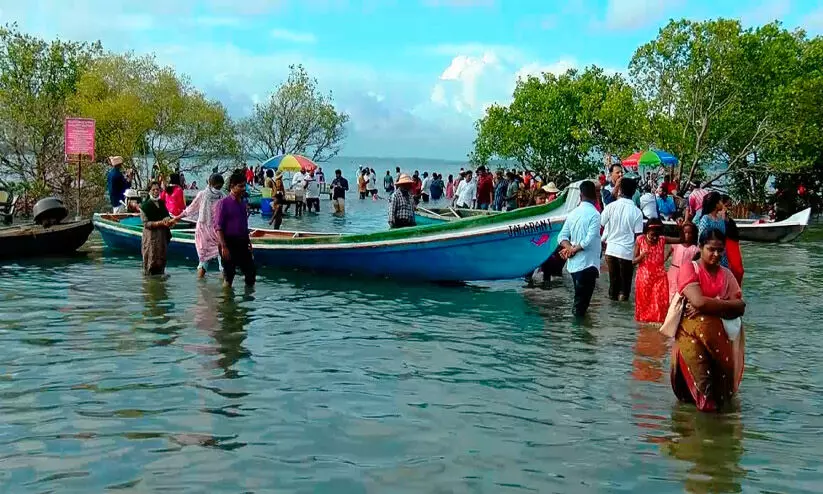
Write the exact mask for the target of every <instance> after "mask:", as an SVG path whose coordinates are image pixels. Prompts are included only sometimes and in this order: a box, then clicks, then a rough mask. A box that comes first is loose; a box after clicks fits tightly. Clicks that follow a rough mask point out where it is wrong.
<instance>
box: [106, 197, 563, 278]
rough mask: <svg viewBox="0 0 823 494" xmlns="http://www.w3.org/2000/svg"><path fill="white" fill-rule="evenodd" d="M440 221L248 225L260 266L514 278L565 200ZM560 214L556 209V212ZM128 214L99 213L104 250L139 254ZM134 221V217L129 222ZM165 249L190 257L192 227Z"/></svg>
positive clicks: (548, 237)
mask: <svg viewBox="0 0 823 494" xmlns="http://www.w3.org/2000/svg"><path fill="white" fill-rule="evenodd" d="M561 197H562V199H559V200H556V201H553V202H552V203H551V204H546V205H542V206H533V207H529V208H522V209H517V210H515V211H510V212H506V213H500V214H496V215H482V216H478V217H475V218H467V219H465V220H462V221H455V222H444V223H442V224H438V225H429V226H416V227H410V228H399V229H394V230H388V231H381V232H376V233H369V234H349V235H343V234H337V233H312V232H287V231H281V230H261V229H255V230H251V231H250V235H251V238H252V244H253V246H254V256H255V261H256V262H257V263H258V264H259V265H261V266H272V267H279V268H287V269H301V270H307V271H318V272H324V273H325V272H337V273H345V274H355V275H364V276H378V277H390V278H399V279H409V280H419V281H445V282H448V281H479V280H500V279H513V278H520V277H522V276H525V275H526V274H527V273H531V272H532V271H533V270H534V269H535V268H536V267H537V266H539V265H541V264H542V263H543V262H544V261H545V260H546V259H548V257H549V256H550V255H551V253H552V252H553V251H554V250H555V248H556V247H557V236H558V234H559V233H560V229H561V228H562V226H563V222H564V221H565V207H564V206H565V200H566V197H567V196H566V195H565V194H564V195H562V196H561ZM561 212H562V213H563V214H560V213H561ZM127 217H132V215H109V214H98V215H95V216H94V225H95V227H97V229H98V230H99V231H100V234H101V236H102V237H103V240H104V241H105V242H106V244H107V245H108V246H109V247H110V248H114V249H120V250H124V251H127V252H131V253H134V254H138V255H139V253H140V242H141V236H142V225H140V224H139V223H138V224H127V223H128V222H124V221H123V220H125V219H126V218H127ZM130 221H133V220H130ZM169 249H170V254H171V255H177V256H182V257H186V258H188V259H191V260H192V261H194V260H195V259H196V258H197V254H196V251H195V246H194V232H192V231H191V230H190V229H174V230H172V240H171V244H170V245H169Z"/></svg>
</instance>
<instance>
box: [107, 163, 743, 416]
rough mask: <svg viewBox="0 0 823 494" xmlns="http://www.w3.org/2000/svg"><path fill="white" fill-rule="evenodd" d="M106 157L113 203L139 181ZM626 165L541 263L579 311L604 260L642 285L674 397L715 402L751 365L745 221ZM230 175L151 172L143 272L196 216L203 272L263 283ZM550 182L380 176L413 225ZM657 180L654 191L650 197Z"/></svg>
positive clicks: (541, 190) (302, 186)
mask: <svg viewBox="0 0 823 494" xmlns="http://www.w3.org/2000/svg"><path fill="white" fill-rule="evenodd" d="M110 161H111V164H112V171H111V172H110V174H109V183H110V196H111V202H112V205H113V206H114V205H115V204H116V200H117V202H119V203H122V201H120V200H119V198H118V197H117V194H119V193H121V192H122V189H123V188H124V187H130V186H131V184H130V181H129V180H130V178H131V177H130V176H128V174H127V175H123V174H122V171H121V170H120V168H121V166H122V159H121V158H119V157H112V158H111V159H110ZM624 172H625V171H624V169H623V168H622V166H620V165H612V166H611V167H610V169H609V175H608V176H606V174H605V173H603V174H601V176H600V177H599V179H598V180H597V181H596V182H595V181H589V180H586V181H583V182H581V183H580V184H579V191H580V199H581V201H580V204H579V205H577V206H576V207H575V208H574V209H573V210H572V211H571V212H570V213H569V215H568V216H567V218H566V221H565V222H564V225H563V227H562V230H561V232H560V235H559V238H558V247H557V249H556V251H555V252H554V253H553V255H552V256H551V257H550V258H549V259H548V260H547V261H546V263H544V266H543V267H542V268H543V269H544V271H547V270H548V268H547V266H548V265H550V264H551V263H552V262H557V261H559V262H560V266H561V268H560V269H562V266H563V265H565V268H566V270H567V271H568V272H569V273H570V275H571V278H572V281H573V286H574V299H573V304H572V310H573V313H574V315H576V316H584V315H585V314H586V312H587V310H588V308H589V305H590V304H591V300H592V297H593V294H594V290H595V286H596V284H597V279H598V278H599V275H600V272H601V267H603V266H605V269H606V271H607V272H608V273H609V286H608V291H607V293H608V297H609V298H610V299H611V300H613V301H615V302H617V303H625V302H628V301H629V300H630V299H631V294H632V293H634V314H635V319H636V320H637V321H639V322H642V323H656V324H660V325H661V331H662V332H664V333H665V334H668V335H670V336H672V337H674V338H675V346H674V349H673V363H672V387H673V389H674V392H675V394H676V395H677V397H678V398H680V399H682V400H686V401H691V402H694V403H695V404H696V405H697V407H698V408H699V409H700V410H715V409H717V408H719V407H721V406H722V405H723V404H724V403H725V402H727V401H728V400H729V398H730V397H731V396H732V395H733V394H734V393H735V392H736V390H737V387H738V385H739V382H740V378H741V375H742V368H743V362H742V358H743V345H744V337H743V332H742V326H741V324H740V317H741V316H742V315H743V313H744V312H745V303H744V301H743V298H742V289H741V286H742V283H743V275H744V270H743V262H742V256H741V254H740V248H739V245H738V243H737V241H738V239H737V236H736V229H737V228H736V225H735V223H734V220H733V219H732V218H731V217H730V215H727V214H726V210H727V208H728V207H729V203H728V200H727V198H726V197H724V196H722V195H721V194H720V193H718V192H716V191H711V190H707V189H703V188H701V187H700V184H699V183H694V184H692V187H691V190H690V193H689V194H688V196H687V197H685V198H683V199H680V198H677V200H675V199H673V193H675V192H676V190H677V189H676V187H675V188H673V187H672V184H671V182H670V181H669V180H664V181H663V182H662V183H661V184H659V185H658V186H657V187H654V188H653V186H652V183H653V179H651V178H650V177H647V178H646V180H643V181H641V180H639V179H637V178H631V177H628V176H625V173H624ZM357 180H358V192H359V193H360V197H361V198H363V199H365V198H366V197H369V196H371V197H373V198H379V197H380V196H379V193H378V191H377V190H376V189H375V187H376V185H375V184H376V173H375V171H374V170H373V169H371V168H368V169H362V170H361V171H360V172H358V179H357ZM283 182H284V180H283V176H282V174H279V173H278V174H274V173H272V172H271V171H267V172H265V173H264V181H263V185H264V186H265V187H268V188H271V189H272V190H273V191H274V193H275V197H278V196H281V195H282V194H283V192H284V191H285V184H284V183H283ZM319 182H320V179H318V177H317V173H316V171H311V172H309V173H307V174H302V173H297V174H295V175H294V176H293V177H292V180H291V184H290V188H292V189H297V190H304V191H306V192H307V195H308V197H307V198H306V199H307V202H306V204H307V206H306V207H308V208H313V207H316V206H315V204H316V203H314V201H311V202H309V200H310V199H314V197H312V196H313V195H314V192H313V189H312V184H313V183H319ZM521 184H522V189H521V188H520V187H521ZM223 185H224V179H223V177H222V175H220V174H218V173H215V174H212V175H211V177H209V180H208V187H207V188H206V189H204V190H202V191H199V192H198V194H197V196H196V197H195V198H194V200H193V201H192V202H191V204H189V205H188V206H186V204H185V201H184V200H183V194H182V184H181V183H180V179H179V176H177V174H171V175H170V177H169V181H168V184H161V183H160V182H158V181H157V180H154V181H152V182H151V184H150V186H149V195H148V198H147V199H146V200H145V201H143V202H142V204H141V205H140V215H141V218H142V224H143V236H142V255H143V271H144V273H145V274H147V275H153V274H162V273H163V272H164V271H165V267H166V257H167V249H168V245H169V241H170V239H171V228H173V227H174V225H175V224H176V223H177V222H179V221H180V220H182V219H184V218H194V217H196V218H197V224H196V228H195V246H196V249H197V254H198V265H197V273H198V276H200V277H203V276H205V275H206V271H207V269H208V266H209V264H210V263H213V262H216V263H217V265H218V269H220V270H221V271H222V272H223V281H224V284H226V285H227V286H231V285H232V283H233V281H234V278H235V276H236V273H237V271H238V270H239V271H241V272H242V273H243V275H244V281H245V283H246V284H247V285H253V284H254V283H255V276H256V268H255V264H254V259H253V255H252V243H251V240H250V238H249V230H248V206H247V203H246V197H247V185H248V169H247V168H245V169H238V170H235V171H234V172H232V173H231V175H230V177H229V180H228V193H225V192H223V190H222V189H223ZM553 185H554V184H551V183H550V184H547V186H543V185H542V181H541V180H540V178H539V177H535V176H533V175H531V174H529V173H528V172H525V173H523V174H522V175H521V174H518V173H515V172H513V171H507V172H503V171H500V172H497V173H496V174H494V176H492V174H491V173H489V172H488V171H487V170H486V169H485V167H480V168H478V169H477V171H476V173H473V172H472V171H461V173H460V174H458V179H457V180H453V179H452V177H451V176H450V177H449V178H448V180H447V181H444V180H443V179H442V175H440V174H438V173H432V174H429V173H428V172H424V173H423V174H422V178H421V175H420V174H419V173H417V172H416V171H415V172H414V173H413V174H412V175H409V174H406V173H402V172H401V171H400V169H399V168H397V174H396V175H392V174H391V173H387V175H386V177H384V180H383V188H384V191H385V192H386V193H387V195H388V196H389V213H388V216H389V224H390V226H391V227H394V228H397V227H408V226H412V225H414V223H415V220H414V217H415V215H414V211H415V207H416V206H417V204H419V203H420V202H427V201H432V200H434V201H436V200H439V199H441V198H445V199H449V200H451V201H452V203H453V204H454V205H455V206H457V207H476V208H479V209H495V210H498V209H503V210H508V209H515V208H517V207H520V206H521V205H522V204H523V202H526V201H525V200H523V199H522V197H523V196H522V195H521V190H523V191H530V192H529V196H531V197H532V199H529V200H528V203H531V201H532V200H534V201H535V202H537V201H543V202H545V201H551V200H553V199H554V198H555V197H556V194H557V193H559V190H555V189H556V187H553ZM348 188H349V186H348V181H347V180H346V179H345V178H344V177H343V176H342V172H341V170H336V171H335V178H334V180H333V182H332V184H331V189H332V200H333V204H334V207H335V211H336V212H339V213H342V212H343V211H344V210H345V194H346V192H347V191H348ZM641 190H642V193H641V192H640V191H641ZM652 190H654V191H655V197H654V198H653V199H654V200H652V199H651V198H649V197H648V195H649V194H651V191H652ZM310 191H312V192H310ZM363 191H365V194H364V192H363ZM504 191H505V192H504ZM521 201H522V202H521ZM672 203H674V204H675V207H674V208H673V210H672V207H671V205H672ZM678 203H679V204H682V209H681V208H679V207H677V204H678ZM672 218H674V219H677V220H678V221H677V223H675V224H676V225H677V230H676V232H672V231H671V230H670V231H669V232H668V233H669V235H666V233H667V232H666V231H665V228H664V222H663V219H672ZM281 219H282V212H281V213H280V217H279V219H278V217H277V213H276V216H275V218H274V219H273V220H272V221H273V222H275V223H276V226H278V227H279V221H280V220H281ZM671 225H672V223H671V222H670V223H669V228H670V229H671ZM672 233H675V234H672ZM668 261H670V265H669V267H668V269H667V268H666V263H667V262H668ZM553 269H554V270H556V269H557V265H555V267H554V268H553ZM635 271H636V272H635Z"/></svg>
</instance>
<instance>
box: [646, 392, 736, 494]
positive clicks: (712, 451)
mask: <svg viewBox="0 0 823 494" xmlns="http://www.w3.org/2000/svg"><path fill="white" fill-rule="evenodd" d="M671 417H672V421H671V425H672V432H674V434H675V435H674V437H672V438H669V439H668V440H666V441H665V444H664V445H663V448H662V450H663V452H664V453H665V454H667V455H669V456H672V457H674V458H677V459H678V460H682V461H685V462H689V463H691V466H690V467H689V469H688V474H687V475H686V478H685V479H684V481H683V484H684V487H685V488H686V490H687V491H688V492H694V493H707V492H741V491H742V487H741V485H740V484H741V481H742V479H743V477H744V476H745V474H746V471H745V470H744V469H742V468H741V467H740V459H741V458H742V456H743V445H742V440H743V422H742V421H741V420H740V415H739V414H738V413H730V414H711V413H700V412H698V411H697V410H695V408H694V407H693V406H688V405H680V404H678V405H677V406H675V408H674V409H673V410H672V415H671Z"/></svg>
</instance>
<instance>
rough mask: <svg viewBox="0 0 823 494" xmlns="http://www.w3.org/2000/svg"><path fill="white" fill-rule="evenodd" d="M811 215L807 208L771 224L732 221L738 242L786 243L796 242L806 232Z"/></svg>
mask: <svg viewBox="0 0 823 494" xmlns="http://www.w3.org/2000/svg"><path fill="white" fill-rule="evenodd" d="M811 214H812V210H811V208H808V209H804V210H803V211H800V212H799V213H795V214H793V215H792V216H789V217H788V218H786V219H785V220H783V221H775V222H772V223H769V222H762V223H758V222H757V220H738V219H736V220H734V221H735V223H737V230H738V231H739V232H740V240H749V241H751V242H779V243H786V242H792V241H794V240H796V239H797V237H799V236H800V235H801V234H802V233H803V232H804V231H805V230H806V227H807V226H808V225H809V217H810V216H811Z"/></svg>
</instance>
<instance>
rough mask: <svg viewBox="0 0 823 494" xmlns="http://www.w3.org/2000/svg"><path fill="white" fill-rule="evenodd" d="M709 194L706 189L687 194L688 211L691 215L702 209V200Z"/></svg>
mask: <svg viewBox="0 0 823 494" xmlns="http://www.w3.org/2000/svg"><path fill="white" fill-rule="evenodd" d="M708 194H709V191H708V190H706V189H694V190H693V191H692V193H691V194H689V211H691V213H692V215H695V214H697V212H698V211H701V210H702V209H703V199H705V198H706V196H707V195H708Z"/></svg>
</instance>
